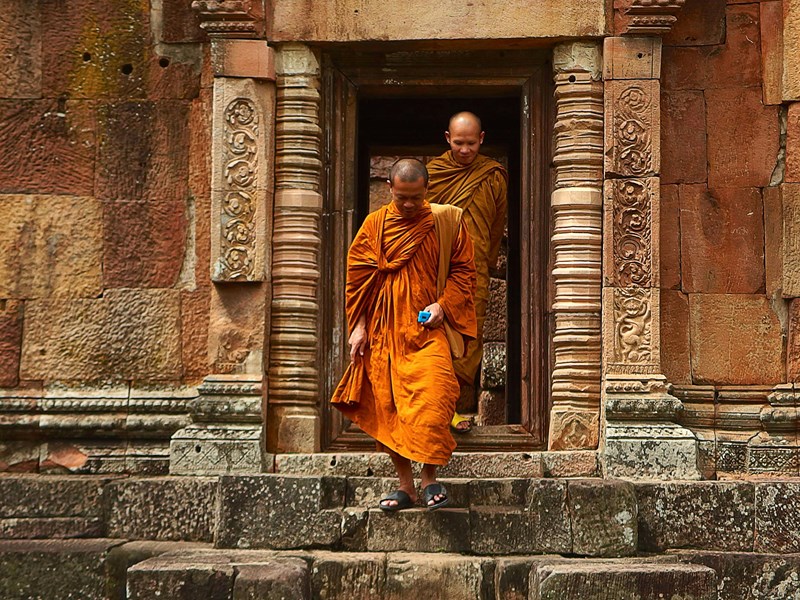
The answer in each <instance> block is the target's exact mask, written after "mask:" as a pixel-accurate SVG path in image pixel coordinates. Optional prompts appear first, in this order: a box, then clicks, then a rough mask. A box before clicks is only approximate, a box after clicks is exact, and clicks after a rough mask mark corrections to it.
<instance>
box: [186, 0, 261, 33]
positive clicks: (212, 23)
mask: <svg viewBox="0 0 800 600" xmlns="http://www.w3.org/2000/svg"><path fill="white" fill-rule="evenodd" d="M192 9H193V10H194V11H195V12H196V13H197V14H198V15H199V17H200V27H202V28H203V29H204V30H205V31H206V33H208V34H209V35H210V36H212V38H213V37H215V36H216V37H226V38H261V37H263V36H264V32H265V30H266V27H265V25H266V22H265V20H264V3H263V0H194V2H192Z"/></svg>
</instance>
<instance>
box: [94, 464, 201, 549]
mask: <svg viewBox="0 0 800 600" xmlns="http://www.w3.org/2000/svg"><path fill="white" fill-rule="evenodd" d="M216 499H217V480H216V479H213V478H199V477H192V478H189V477H159V478H153V479H130V480H122V481H118V482H114V483H112V484H110V485H109V486H108V488H107V490H106V502H107V514H108V532H109V535H112V536H114V537H121V538H127V539H145V540H147V539H149V540H187V541H199V542H210V541H212V540H213V538H214V529H215V524H216Z"/></svg>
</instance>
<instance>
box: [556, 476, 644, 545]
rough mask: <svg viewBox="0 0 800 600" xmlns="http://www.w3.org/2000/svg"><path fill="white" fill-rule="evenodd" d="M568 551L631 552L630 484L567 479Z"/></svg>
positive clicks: (632, 504) (634, 534)
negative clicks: (569, 525)
mask: <svg viewBox="0 0 800 600" xmlns="http://www.w3.org/2000/svg"><path fill="white" fill-rule="evenodd" d="M567 498H568V503H569V512H570V519H571V523H572V552H573V553H574V554H582V555H586V556H597V557H615V556H631V555H633V554H635V553H636V548H637V543H638V539H637V534H638V529H637V523H636V513H637V507H636V493H635V490H634V487H633V484H631V483H628V482H624V481H614V480H607V479H606V480H603V479H597V480H593V479H577V480H571V481H569V483H568V492H567Z"/></svg>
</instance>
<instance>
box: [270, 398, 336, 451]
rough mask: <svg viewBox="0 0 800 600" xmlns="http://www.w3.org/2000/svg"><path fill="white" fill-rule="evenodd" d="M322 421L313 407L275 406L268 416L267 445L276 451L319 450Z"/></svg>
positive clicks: (271, 408)
mask: <svg viewBox="0 0 800 600" xmlns="http://www.w3.org/2000/svg"><path fill="white" fill-rule="evenodd" d="M321 428H322V423H321V421H320V417H319V414H318V413H317V411H316V410H315V409H314V408H312V407H300V406H274V407H270V409H269V415H268V418H267V447H268V448H269V449H270V450H271V451H272V452H274V453H276V454H278V453H287V452H319V451H320V439H321V431H322V430H321Z"/></svg>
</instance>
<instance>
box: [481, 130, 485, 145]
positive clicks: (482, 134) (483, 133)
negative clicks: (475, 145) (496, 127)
mask: <svg viewBox="0 0 800 600" xmlns="http://www.w3.org/2000/svg"><path fill="white" fill-rule="evenodd" d="M484 135H486V132H484V131H481V138H480V140H481V141H480V143H481V144H482V143H483V136H484Z"/></svg>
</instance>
